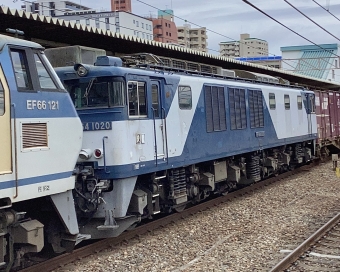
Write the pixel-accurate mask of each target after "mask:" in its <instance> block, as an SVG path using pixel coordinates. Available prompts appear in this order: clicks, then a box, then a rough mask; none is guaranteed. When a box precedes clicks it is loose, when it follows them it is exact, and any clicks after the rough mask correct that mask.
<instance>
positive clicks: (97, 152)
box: [94, 148, 103, 159]
mask: <svg viewBox="0 0 340 272" xmlns="http://www.w3.org/2000/svg"><path fill="white" fill-rule="evenodd" d="M94 157H95V158H96V159H100V158H101V157H103V150H102V149H100V148H97V149H95V150H94Z"/></svg>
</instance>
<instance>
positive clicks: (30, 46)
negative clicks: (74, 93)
mask: <svg viewBox="0 0 340 272" xmlns="http://www.w3.org/2000/svg"><path fill="white" fill-rule="evenodd" d="M0 64H1V65H0V127H1V129H0V139H1V144H0V152H1V159H0V162H1V163H0V218H1V219H0V220H1V234H0V248H1V250H0V269H4V270H6V271H8V269H9V268H10V267H11V266H18V265H20V261H21V260H20V259H21V257H23V255H24V254H25V253H30V252H39V251H40V250H41V249H42V248H43V246H44V240H45V238H47V239H48V240H49V241H50V242H51V244H52V245H54V248H55V250H56V251H59V250H65V249H64V248H63V249H60V248H61V246H60V245H61V244H62V241H63V240H64V241H65V245H66V243H69V241H73V242H71V244H72V243H73V245H74V244H75V243H76V241H77V237H78V227H77V221H76V217H75V215H76V211H75V208H74V204H73V198H72V190H73V188H74V176H73V171H74V165H75V163H76V161H77V158H78V155H79V152H80V149H81V143H82V134H83V131H82V126H81V122H80V119H79V117H78V115H77V112H76V111H75V108H74V106H73V104H72V100H71V99H70V97H69V94H68V93H67V91H66V90H65V89H64V87H63V85H62V83H61V82H60V80H59V78H58V77H57V75H56V74H55V72H54V70H53V68H52V66H51V65H50V63H49V61H48V60H47V58H46V57H45V55H44V53H43V48H42V47H41V46H40V45H38V44H36V43H33V42H28V41H24V40H19V39H15V38H11V37H8V36H4V35H0ZM59 217H60V218H62V219H61V220H59ZM54 223H55V224H54ZM44 230H45V233H46V234H45V233H44ZM55 230H57V231H55ZM47 233H48V234H47ZM45 235H46V236H45ZM71 246H72V245H71Z"/></svg>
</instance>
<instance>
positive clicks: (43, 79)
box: [34, 53, 57, 89]
mask: <svg viewBox="0 0 340 272" xmlns="http://www.w3.org/2000/svg"><path fill="white" fill-rule="evenodd" d="M34 61H35V66H36V67H37V73H38V79H39V84H40V87H41V88H42V89H57V86H56V85H55V83H54V82H53V80H52V78H51V76H50V75H49V73H48V71H47V69H46V67H45V66H44V64H43V61H42V59H41V58H40V57H39V56H38V54H37V53H35V54H34Z"/></svg>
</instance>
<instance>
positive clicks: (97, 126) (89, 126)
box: [83, 122, 112, 131]
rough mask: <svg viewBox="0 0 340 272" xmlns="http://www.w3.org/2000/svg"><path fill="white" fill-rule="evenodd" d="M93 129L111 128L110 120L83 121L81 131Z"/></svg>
mask: <svg viewBox="0 0 340 272" xmlns="http://www.w3.org/2000/svg"><path fill="white" fill-rule="evenodd" d="M93 130H112V123H111V122H85V123H83V131H93Z"/></svg>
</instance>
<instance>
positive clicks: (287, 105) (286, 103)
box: [284, 94, 290, 110]
mask: <svg viewBox="0 0 340 272" xmlns="http://www.w3.org/2000/svg"><path fill="white" fill-rule="evenodd" d="M284 102H285V109H286V110H289V109H290V98H289V94H285V95H284Z"/></svg>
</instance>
